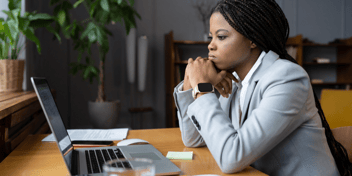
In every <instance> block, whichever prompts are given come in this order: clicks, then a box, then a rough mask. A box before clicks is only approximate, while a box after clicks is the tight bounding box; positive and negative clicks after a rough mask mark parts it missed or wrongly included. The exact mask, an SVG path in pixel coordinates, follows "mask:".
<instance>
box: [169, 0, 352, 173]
mask: <svg viewBox="0 0 352 176" xmlns="http://www.w3.org/2000/svg"><path fill="white" fill-rule="evenodd" d="M209 35H210V38H211V42H210V44H209V46H208V49H209V57H208V58H200V57H198V58H197V59H196V60H193V59H189V60H188V65H187V68H186V73H185V78H184V82H181V83H180V84H179V85H178V86H176V88H175V92H174V98H175V102H176V106H177V109H178V118H179V126H180V130H181V133H182V140H183V142H184V144H185V145H186V146H187V147H199V146H204V145H207V147H208V148H209V150H210V152H211V153H212V155H213V157H214V158H215V160H216V162H217V163H218V165H219V167H220V168H221V170H222V171H223V172H225V173H234V172H239V171H241V170H242V169H244V168H245V167H247V166H248V165H251V166H252V167H254V168H256V169H258V170H260V171H262V172H264V173H266V174H269V175H300V176H301V175H331V176H332V175H350V170H349V168H348V167H349V165H350V163H349V161H348V157H347V154H346V150H345V149H344V148H343V147H342V146H341V145H340V144H339V143H338V142H336V140H335V139H334V138H333V136H332V133H331V130H330V128H329V126H328V124H327V122H326V120H325V118H324V115H323V113H322V111H321V108H320V104H319V101H318V100H317V99H316V98H315V97H314V94H313V90H312V86H311V84H310V79H309V77H308V75H307V73H306V72H305V71H304V69H303V68H302V67H300V66H299V65H298V64H296V62H295V60H294V59H293V58H292V57H291V56H289V55H288V54H287V51H286V49H285V43H286V40H287V38H288V35H289V26H288V22H287V19H286V17H285V15H284V13H283V12H282V10H281V9H280V7H279V6H278V5H277V3H276V2H275V1H274V0H220V1H219V2H218V4H217V5H216V7H215V8H214V9H213V11H212V15H211V18H210V34H209ZM231 73H232V74H234V75H235V77H234V76H233V75H232V74H231ZM232 80H233V81H232ZM212 85H215V88H216V90H217V92H218V93H220V94H221V96H220V95H219V94H217V92H215V93H213V92H214V91H212V89H214V87H212Z"/></svg>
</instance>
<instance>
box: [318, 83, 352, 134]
mask: <svg viewBox="0 0 352 176" xmlns="http://www.w3.org/2000/svg"><path fill="white" fill-rule="evenodd" d="M320 104H321V108H322V109H323V111H324V114H325V117H326V120H327V121H328V123H329V126H330V128H331V129H333V128H337V127H343V126H352V91H351V90H336V89H323V90H322V91H321V100H320Z"/></svg>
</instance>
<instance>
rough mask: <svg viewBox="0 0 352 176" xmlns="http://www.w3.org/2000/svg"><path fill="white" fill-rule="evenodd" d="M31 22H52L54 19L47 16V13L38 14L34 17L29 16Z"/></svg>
mask: <svg viewBox="0 0 352 176" xmlns="http://www.w3.org/2000/svg"><path fill="white" fill-rule="evenodd" d="M28 19H29V20H31V21H33V20H38V19H40V20H52V19H54V17H52V16H50V15H48V14H46V13H37V14H34V15H31V16H29V18H28Z"/></svg>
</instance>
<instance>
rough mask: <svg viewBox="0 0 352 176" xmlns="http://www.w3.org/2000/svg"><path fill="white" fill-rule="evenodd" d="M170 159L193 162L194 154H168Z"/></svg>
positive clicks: (167, 156)
mask: <svg viewBox="0 0 352 176" xmlns="http://www.w3.org/2000/svg"><path fill="white" fill-rule="evenodd" d="M166 158H168V159H181V160H192V158H193V152H167V155H166Z"/></svg>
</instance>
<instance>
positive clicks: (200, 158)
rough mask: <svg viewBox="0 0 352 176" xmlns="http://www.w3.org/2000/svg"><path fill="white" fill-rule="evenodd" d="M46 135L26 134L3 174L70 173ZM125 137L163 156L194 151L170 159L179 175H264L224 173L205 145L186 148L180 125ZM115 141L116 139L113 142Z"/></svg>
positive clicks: (3, 165)
mask: <svg viewBox="0 0 352 176" xmlns="http://www.w3.org/2000/svg"><path fill="white" fill-rule="evenodd" d="M46 136H47V135H33V136H28V137H27V138H26V140H24V141H23V142H22V143H21V144H20V145H19V146H18V147H17V148H16V149H15V150H14V151H13V152H12V153H11V154H10V155H9V156H8V157H7V158H6V159H5V160H4V161H3V162H2V163H1V164H0V170H1V174H3V175H36V176H37V175H69V172H68V170H67V169H66V166H65V163H64V161H63V158H62V157H61V154H60V152H59V150H58V147H57V145H56V143H54V142H41V140H42V139H43V138H44V137H46ZM127 138H128V139H130V138H139V139H144V140H147V141H149V143H150V144H152V145H153V146H154V147H155V148H157V149H158V150H159V151H160V152H161V153H162V154H163V155H164V156H166V154H167V152H168V151H193V160H191V161H190V160H171V161H172V162H173V163H174V164H175V165H176V166H177V167H179V168H180V169H181V170H182V173H181V175H198V174H218V175H239V176H241V175H242V176H243V175H266V174H263V173H261V172H259V171H258V170H256V169H254V168H252V167H250V166H248V167H247V168H246V169H244V170H243V171H242V172H240V173H237V174H224V173H222V172H221V170H220V168H219V166H218V165H217V164H216V162H215V160H214V158H213V156H212V155H211V153H210V152H209V150H208V148H206V147H200V148H188V147H185V146H184V145H183V143H182V139H181V132H180V129H179V128H167V129H150V130H130V131H129V132H128V135H127ZM117 142H118V141H115V144H116V143H117Z"/></svg>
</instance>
